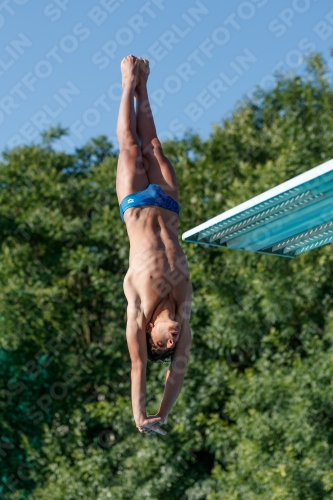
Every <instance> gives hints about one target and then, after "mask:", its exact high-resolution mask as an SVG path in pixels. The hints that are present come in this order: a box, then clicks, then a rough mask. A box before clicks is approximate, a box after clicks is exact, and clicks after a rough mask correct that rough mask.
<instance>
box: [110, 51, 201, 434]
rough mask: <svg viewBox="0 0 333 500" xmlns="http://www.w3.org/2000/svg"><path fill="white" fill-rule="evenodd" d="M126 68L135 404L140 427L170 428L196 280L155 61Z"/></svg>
mask: <svg viewBox="0 0 333 500" xmlns="http://www.w3.org/2000/svg"><path fill="white" fill-rule="evenodd" d="M121 73H122V86H123V94H122V98H121V102H120V109H119V116H118V123H117V137H118V141H119V150H120V153H119V159H118V166H117V181H116V187H117V196H118V202H119V205H120V215H121V218H122V220H123V221H124V222H125V223H126V228H127V233H128V237H129V241H130V255H129V269H128V272H127V274H126V276H125V279H124V293H125V296H126V298H127V302H128V306H127V327H126V339H127V345H128V349H129V354H130V358H131V363H132V369H131V397H132V408H133V415H134V420H135V423H136V426H137V428H138V429H139V431H140V432H144V433H147V434H154V433H156V432H157V433H159V434H166V432H165V431H164V430H163V429H162V428H161V427H160V426H161V425H163V424H164V422H165V419H166V417H167V415H168V414H169V413H170V411H171V409H172V407H173V405H174V404H175V402H176V399H177V397H178V395H179V393H180V391H181V388H182V385H183V380H184V375H185V371H186V365H187V360H188V355H189V351H190V346H191V331H190V326H189V316H190V313H189V312H190V306H191V300H192V285H191V281H190V277H189V270H188V265H187V261H186V257H185V254H184V252H183V250H182V249H181V246H180V244H179V241H178V224H179V220H178V215H179V204H178V187H177V180H176V175H175V171H174V169H173V166H172V165H171V163H170V161H169V160H168V158H166V156H165V155H164V153H163V150H162V146H161V143H160V141H159V139H158V138H157V134H156V128H155V124H154V120H153V116H152V112H151V108H150V104H149V99H148V93H147V79H148V75H149V63H148V61H147V60H146V59H142V58H140V57H138V58H136V57H134V56H132V55H130V56H128V57H125V58H124V59H123V60H122V62H121ZM134 100H136V106H135V105H134ZM167 358H169V359H171V361H170V365H169V369H168V372H167V375H166V382H165V388H164V394H163V398H162V401H161V404H160V408H159V410H158V413H157V414H156V415H150V416H147V414H146V367H147V360H148V359H149V360H151V361H158V360H162V359H167Z"/></svg>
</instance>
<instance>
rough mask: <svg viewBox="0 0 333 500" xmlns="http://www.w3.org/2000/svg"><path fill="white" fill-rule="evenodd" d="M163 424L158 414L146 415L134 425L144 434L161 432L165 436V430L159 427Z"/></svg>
mask: <svg viewBox="0 0 333 500" xmlns="http://www.w3.org/2000/svg"><path fill="white" fill-rule="evenodd" d="M163 424H164V420H163V419H162V418H161V417H160V416H159V415H148V416H147V417H146V418H145V419H144V420H142V421H141V422H139V423H137V424H136V426H137V428H138V429H139V431H140V432H143V433H145V434H156V433H157V434H162V435H163V436H165V434H167V432H166V431H165V430H164V429H161V427H160V426H161V425H163Z"/></svg>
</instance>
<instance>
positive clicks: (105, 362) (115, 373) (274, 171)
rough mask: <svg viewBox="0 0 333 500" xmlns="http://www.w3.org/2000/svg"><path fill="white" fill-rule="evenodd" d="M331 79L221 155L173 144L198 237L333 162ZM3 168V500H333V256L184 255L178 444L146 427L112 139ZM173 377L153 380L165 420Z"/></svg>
mask: <svg viewBox="0 0 333 500" xmlns="http://www.w3.org/2000/svg"><path fill="white" fill-rule="evenodd" d="M325 75H326V72H325V62H324V61H323V60H322V58H321V57H320V56H319V55H315V56H313V57H312V58H311V60H310V61H309V64H308V73H307V75H305V76H304V77H300V76H295V75H289V76H288V75H287V76H280V77H279V78H278V80H277V83H276V85H275V87H274V88H272V89H271V90H269V91H267V90H266V91H263V90H260V89H258V91H257V92H256V93H255V95H254V96H253V97H252V98H251V99H245V100H244V101H243V102H241V103H240V104H239V105H238V106H237V107H236V109H235V110H234V112H233V113H232V115H231V116H230V117H229V118H228V119H225V120H224V121H223V122H222V123H221V124H216V125H215V126H214V128H213V130H212V133H211V135H210V136H209V138H208V139H207V140H205V141H204V140H202V139H200V137H198V136H197V135H195V134H191V133H188V134H187V135H185V137H184V138H183V139H182V140H174V141H169V142H167V143H165V144H164V149H165V152H166V154H167V155H168V156H169V157H170V159H171V161H172V162H173V164H174V166H175V168H176V172H177V178H178V183H179V188H180V193H181V227H180V232H181V233H182V232H183V231H185V230H187V229H188V228H190V227H193V226H195V225H197V224H199V223H201V222H203V220H207V219H208V218H211V217H213V216H214V215H216V214H218V213H220V212H222V211H223V210H226V209H228V208H231V207H232V206H235V205H236V204H238V203H240V202H242V201H245V200H246V199H248V198H250V197H252V196H255V195H256V194H259V193H260V192H262V191H264V190H266V189H269V188H271V187H273V186H275V185H276V184H278V183H280V182H283V181H285V180H287V179H289V178H291V177H293V176H295V175H297V174H300V173H301V172H304V171H306V170H308V169H310V168H312V167H314V166H315V165H318V164H320V163H323V162H324V161H326V160H328V159H330V158H331V156H332V143H333V115H332V109H333V92H332V88H331V86H330V84H329V83H328V80H327V78H326V76H325ZM64 133H66V130H64V129H62V128H61V127H60V128H59V129H51V130H50V131H49V132H48V133H46V134H44V136H43V142H42V143H41V144H40V145H35V144H32V145H29V146H24V147H19V148H15V149H13V150H11V151H6V152H5V153H4V154H3V160H2V163H1V169H0V186H1V189H0V240H1V252H0V283H1V288H0V325H1V338H0V342H1V344H0V347H1V350H0V356H1V365H0V428H1V433H0V434H1V436H0V498H3V499H11V500H18V499H21V498H29V499H32V500H44V499H48V500H62V499H63V498H66V499H67V500H77V499H80V498H82V499H86V498H92V499H96V500H104V499H107V498H115V499H122V500H126V499H137V500H141V499H153V500H155V499H162V498H163V499H170V500H174V499H188V500H199V499H207V500H219V499H224V500H271V499H274V500H280V499H281V500H282V499H283V500H289V499H290V500H295V499H299V500H305V499H311V500H322V499H329V498H333V472H332V470H333V457H332V451H331V450H332V444H333V384H332V375H333V257H332V247H331V246H326V247H322V248H321V249H318V250H315V251H312V252H310V253H306V254H304V255H302V256H299V257H297V258H296V259H294V260H288V259H281V258H277V257H273V256H267V255H257V254H253V255H252V254H249V253H246V252H240V251H239V252H237V251H229V250H220V249H214V248H211V247H209V248H208V247H201V246H198V245H192V244H183V243H181V244H182V245H183V248H184V250H185V252H186V255H187V258H188V261H189V265H190V271H191V279H192V282H193V288H194V294H193V295H194V302H193V313H192V319H191V328H192V332H193V347H192V350H191V355H190V361H189V366H188V371H187V374H186V377H185V383H184V387H183V390H182V393H181V395H180V397H179V399H178V401H177V403H176V405H175V407H174V409H173V411H172V413H171V414H170V416H169V417H168V421H167V424H166V426H165V427H166V429H167V430H168V434H167V436H163V437H162V436H159V435H155V436H146V435H142V434H140V433H138V432H137V429H136V428H135V425H134V422H133V417H132V410H131V404H130V360H129V356H128V353H127V346H126V341H125V333H124V332H125V321H126V301H125V298H124V295H123V289H122V281H123V277H124V275H125V273H126V271H127V267H128V241H127V234H126V228H125V225H124V224H123V223H122V222H121V220H120V217H119V209H118V204H117V199H116V193H115V171H116V163H117V153H116V151H115V150H114V149H113V147H112V144H110V143H109V142H108V141H107V139H106V138H105V137H99V138H97V139H93V140H92V141H90V142H89V143H87V144H86V145H85V146H84V147H83V148H81V149H78V150H76V151H75V153H73V154H67V153H64V152H56V151H55V149H54V148H53V146H52V145H53V141H54V140H57V139H58V138H59V137H60V136H61V134H64ZM165 372H166V368H165V367H161V366H155V365H154V364H149V369H148V383H147V395H148V411H149V413H155V412H156V411H157V405H158V402H159V401H160V399H161V396H162V391H163V388H164V379H165Z"/></svg>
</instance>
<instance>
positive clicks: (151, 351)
mask: <svg viewBox="0 0 333 500" xmlns="http://www.w3.org/2000/svg"><path fill="white" fill-rule="evenodd" d="M146 339H147V354H148V359H149V361H153V362H154V363H158V362H160V361H161V362H164V363H167V362H170V361H172V355H173V353H174V351H175V348H176V346H175V345H173V346H172V347H169V348H167V349H165V348H164V347H159V346H157V345H155V344H154V342H153V339H152V338H151V334H150V332H146Z"/></svg>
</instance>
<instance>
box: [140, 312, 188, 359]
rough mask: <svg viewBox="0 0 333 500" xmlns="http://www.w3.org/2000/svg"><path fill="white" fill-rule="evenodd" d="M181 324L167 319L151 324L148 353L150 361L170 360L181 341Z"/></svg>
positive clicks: (148, 336)
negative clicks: (178, 342) (179, 340)
mask: <svg viewBox="0 0 333 500" xmlns="http://www.w3.org/2000/svg"><path fill="white" fill-rule="evenodd" d="M179 332H180V324H179V323H177V322H176V321H173V320H172V319H169V318H167V319H165V320H159V321H157V320H156V321H155V323H154V324H153V323H149V325H148V328H147V332H146V335H147V351H148V359H149V360H150V361H159V360H165V359H168V358H170V359H171V360H172V354H173V353H174V351H175V348H176V343H177V341H178V339H179Z"/></svg>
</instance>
